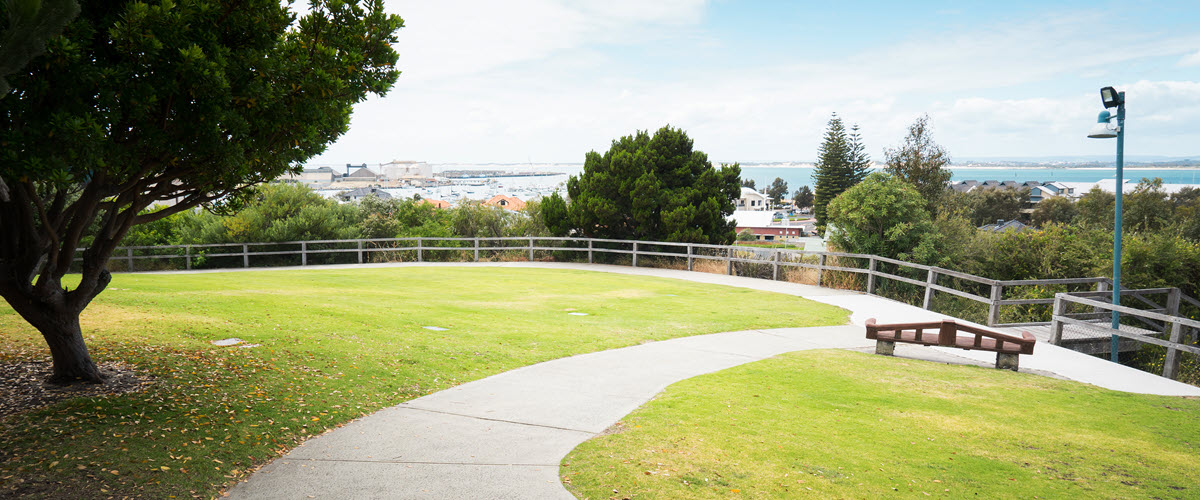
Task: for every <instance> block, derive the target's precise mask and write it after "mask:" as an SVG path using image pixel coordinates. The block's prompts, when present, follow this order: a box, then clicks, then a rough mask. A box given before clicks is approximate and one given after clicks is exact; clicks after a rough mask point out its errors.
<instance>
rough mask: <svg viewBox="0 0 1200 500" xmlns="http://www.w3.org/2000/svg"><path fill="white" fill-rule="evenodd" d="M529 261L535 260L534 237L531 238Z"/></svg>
mask: <svg viewBox="0 0 1200 500" xmlns="http://www.w3.org/2000/svg"><path fill="white" fill-rule="evenodd" d="M529 262H533V238H529Z"/></svg>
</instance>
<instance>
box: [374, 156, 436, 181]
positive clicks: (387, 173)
mask: <svg viewBox="0 0 1200 500" xmlns="http://www.w3.org/2000/svg"><path fill="white" fill-rule="evenodd" d="M378 171H379V174H380V175H381V176H383V178H385V179H387V180H392V181H395V180H400V179H428V178H430V177H433V166H431V165H429V164H428V163H425V162H423V161H400V160H393V161H391V162H388V163H381V164H379V170H378Z"/></svg>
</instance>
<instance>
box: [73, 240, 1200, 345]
mask: <svg viewBox="0 0 1200 500" xmlns="http://www.w3.org/2000/svg"><path fill="white" fill-rule="evenodd" d="M454 252H458V253H463V254H468V255H469V257H464V258H466V259H470V260H474V261H480V260H481V259H482V257H481V254H485V255H486V254H494V253H498V252H511V253H512V255H510V257H511V258H515V257H516V255H517V254H520V255H521V257H523V258H526V259H528V260H535V258H536V254H538V253H539V252H540V253H542V254H546V253H547V252H550V253H553V252H570V253H576V254H582V253H587V259H588V263H595V260H596V257H598V255H619V257H624V258H628V259H629V260H630V265H632V266H638V264H640V263H638V261H640V259H641V260H642V261H643V263H644V259H646V258H678V259H684V258H685V259H686V269H688V270H689V271H692V270H695V266H696V263H697V261H716V263H724V264H725V273H727V275H734V273H736V272H737V271H736V267H737V266H738V265H769V266H770V277H772V279H780V276H781V273H784V272H786V271H787V270H794V269H805V270H812V271H816V284H817V285H828V283H827V276H828V275H829V273H830V272H840V273H847V275H852V276H862V277H865V287H864V288H865V290H864V291H866V293H868V294H876V295H877V290H878V287H880V285H881V284H882V283H884V282H887V281H892V282H896V283H906V284H910V285H913V287H917V288H919V289H920V291H922V293H923V294H922V299H920V306H922V307H923V308H925V309H931V308H932V305H934V299H935V296H936V294H948V295H952V296H955V297H961V299H965V300H970V301H973V302H978V303H982V305H985V306H986V307H988V313H986V317H985V318H986V319H985V321H984V323H986V324H988V325H989V326H1026V325H1048V324H1050V319H1049V318H1048V319H1046V320H1045V321H1040V323H1039V321H1034V323H1007V324H1003V323H1001V321H1000V319H1001V308H1003V307H1010V306H1045V307H1046V309H1049V308H1050V307H1051V306H1054V305H1055V303H1056V299H1055V297H1033V299H1004V291H1006V289H1012V288H1018V287H1057V285H1063V287H1066V285H1075V287H1080V285H1086V287H1088V288H1090V289H1088V290H1079V291H1073V293H1072V294H1074V295H1075V296H1081V297H1094V296H1108V295H1109V294H1111V291H1108V290H1109V288H1110V287H1111V281H1110V279H1109V278H1104V277H1090V278H1066V279H1020V281H998V279H989V278H984V277H979V276H974V275H968V273H965V272H961V271H954V270H948V269H942V267H936V266H928V265H922V264H914V263H907V261H904V260H896V259H890V258H886V257H878V255H870V254H857V253H840V252H810V251H800V249H785V248H756V247H744V246H726V245H707V243H682V242H667V241H631V240H607V239H582V237H556V236H505V237H394V239H361V240H314V241H286V242H254V243H209V245H175V246H157V247H119V248H116V251H115V252H114V254H113V259H112V260H110V264H109V266H110V270H113V271H130V272H133V271H137V270H138V264H139V263H143V261H154V263H160V264H158V265H160V266H170V264H169V263H168V264H161V263H163V261H170V260H179V261H181V263H182V266H181V267H182V269H186V270H191V269H193V267H196V266H197V265H200V264H202V260H203V266H205V267H238V265H233V264H232V263H233V261H236V260H240V267H252V266H268V265H294V263H295V259H294V258H296V257H299V264H300V265H301V266H307V265H312V264H313V261H312V260H313V259H311V258H319V257H326V259H325V260H326V261H331V260H336V261H332V263H335V264H353V263H358V264H362V263H367V261H396V260H408V259H413V260H416V261H426V260H430V259H431V258H432V257H433V255H437V254H439V253H442V254H445V253H454ZM401 253H408V255H403V254H401ZM286 257H292V258H293V259H292V260H289V261H288V263H287V264H280V263H278V261H274V263H272V261H265V263H264V260H263V259H264V258H286ZM493 257H494V255H493ZM239 258H240V259H239ZM414 258H415V259H414ZM551 258H554V255H553V254H552V255H551ZM214 259H224V260H223V261H214ZM338 259H340V260H338ZM77 260H79V259H77ZM121 264H124V266H122V265H121ZM882 265H889V266H894V270H893V272H888V271H886V270H883V269H881V266H882ZM121 267H124V269H121ZM942 279H948V281H952V283H949V284H943V283H942V282H941V281H942ZM1170 290H1172V289H1151V290H1122V291H1121V295H1122V296H1130V297H1133V300H1136V301H1139V302H1144V305H1148V306H1151V307H1152V311H1157V312H1163V313H1169V314H1175V313H1177V311H1178V305H1180V300H1182V301H1184V302H1186V303H1189V305H1194V306H1195V307H1200V301H1196V300H1194V299H1192V297H1187V296H1181V297H1180V299H1178V300H1175V302H1174V307H1169V306H1170V303H1163V305H1159V303H1157V302H1153V301H1150V300H1148V299H1146V296H1147V295H1153V294H1162V293H1170ZM1175 290H1176V293H1177V289H1175ZM1166 302H1171V300H1168V301H1166ZM1048 313H1049V311H1048ZM1048 315H1049V314H1048ZM1139 318H1141V319H1142V320H1146V318H1142V317H1139Z"/></svg>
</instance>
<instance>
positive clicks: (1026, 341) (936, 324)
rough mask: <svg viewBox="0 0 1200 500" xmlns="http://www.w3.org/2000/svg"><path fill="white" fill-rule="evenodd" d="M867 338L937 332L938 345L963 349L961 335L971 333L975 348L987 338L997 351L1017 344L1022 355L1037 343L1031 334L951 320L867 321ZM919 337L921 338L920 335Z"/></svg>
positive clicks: (980, 345) (1030, 351)
mask: <svg viewBox="0 0 1200 500" xmlns="http://www.w3.org/2000/svg"><path fill="white" fill-rule="evenodd" d="M866 325H867V338H868V339H871V340H877V339H878V338H879V332H881V331H882V332H892V333H893V336H894V337H899V336H900V335H899V333H900V332H901V331H905V330H913V331H916V332H920V331H922V330H935V329H936V330H937V331H938V336H937V338H938V340H937V345H939V346H947V347H961V346H959V345H958V342H957V340H958V337H959V333H960V332H962V333H969V334H972V335H973V336H974V338H973V339H972V341H971V345H972V346H974V347H975V348H982V347H983V345H982V342H983V339H985V338H990V339H992V340H994V341H995V342H996V348H997V349H1003V348H1004V344H1015V345H1018V346H1020V349H1021V351H1020V352H1021V354H1033V346H1034V344H1036V343H1037V339H1036V338H1034V336H1033V335H1030V334H1029V332H1021V336H1020V337H1014V336H1012V335H1006V334H1003V333H1000V332H997V331H992V330H988V329H986V328H979V327H977V326H972V325H964V324H959V323H957V322H955V321H954V320H951V319H946V320H942V321H932V322H927V323H891V324H886V325H880V324H876V323H875V318H871V319H868V320H867V323H866ZM918 337H920V336H919V335H918Z"/></svg>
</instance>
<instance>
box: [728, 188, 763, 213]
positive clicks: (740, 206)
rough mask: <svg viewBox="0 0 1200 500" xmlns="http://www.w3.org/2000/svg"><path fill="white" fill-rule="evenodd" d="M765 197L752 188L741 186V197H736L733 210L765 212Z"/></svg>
mask: <svg viewBox="0 0 1200 500" xmlns="http://www.w3.org/2000/svg"><path fill="white" fill-rule="evenodd" d="M766 209H767V197H766V195H763V194H762V193H759V192H758V191H755V190H754V189H753V188H748V187H745V186H742V195H741V196H739V197H738V200H737V207H736V208H735V210H766Z"/></svg>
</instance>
